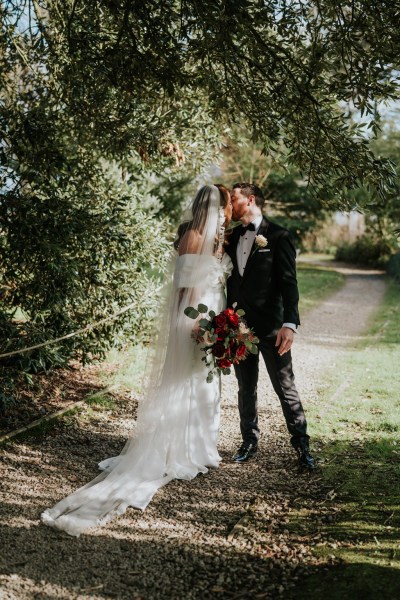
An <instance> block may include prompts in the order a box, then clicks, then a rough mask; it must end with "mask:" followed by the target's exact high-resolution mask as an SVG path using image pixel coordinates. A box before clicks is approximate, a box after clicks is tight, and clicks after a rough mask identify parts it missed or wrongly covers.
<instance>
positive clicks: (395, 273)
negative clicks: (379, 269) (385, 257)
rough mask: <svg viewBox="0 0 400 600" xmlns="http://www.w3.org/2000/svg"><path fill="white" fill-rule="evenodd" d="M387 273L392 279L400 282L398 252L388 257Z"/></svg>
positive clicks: (399, 253) (399, 255)
mask: <svg viewBox="0 0 400 600" xmlns="http://www.w3.org/2000/svg"><path fill="white" fill-rule="evenodd" d="M387 272H388V275H390V276H391V277H393V279H396V281H399V282H400V252H398V253H397V254H394V255H393V256H391V257H390V259H389V262H388V264H387Z"/></svg>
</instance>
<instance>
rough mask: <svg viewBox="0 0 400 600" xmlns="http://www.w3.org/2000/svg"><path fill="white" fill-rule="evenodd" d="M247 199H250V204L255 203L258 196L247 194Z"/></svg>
mask: <svg viewBox="0 0 400 600" xmlns="http://www.w3.org/2000/svg"><path fill="white" fill-rule="evenodd" d="M247 200H248V204H255V203H256V197H255V195H254V194H250V195H249V196H247Z"/></svg>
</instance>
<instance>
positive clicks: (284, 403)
mask: <svg viewBox="0 0 400 600" xmlns="http://www.w3.org/2000/svg"><path fill="white" fill-rule="evenodd" d="M275 342H276V335H271V336H266V337H263V338H260V343H259V345H258V347H259V354H250V355H249V356H248V357H247V358H246V360H244V361H243V362H240V363H239V364H238V365H235V373H236V377H237V380H238V385H239V392H238V404H239V414H240V431H241V434H242V437H243V441H244V442H245V443H250V442H251V443H253V444H257V442H258V439H259V437H260V430H259V428H258V411H257V383H258V370H259V359H260V356H262V358H263V359H264V362H265V366H266V367H267V371H268V375H269V377H270V380H271V383H272V386H273V388H274V390H275V393H276V394H277V396H278V398H279V400H280V403H281V407H282V411H283V415H284V417H285V421H286V425H287V428H288V430H289V433H290V435H291V439H290V441H291V443H292V445H293V446H294V447H303V446H307V444H308V439H309V437H308V435H307V421H306V417H305V414H304V410H303V406H302V404H301V401H300V397H299V394H298V392H297V389H296V386H295V383H294V375H293V369H292V357H291V354H290V351H289V352H286V354H284V355H283V356H279V354H278V348H276V347H275Z"/></svg>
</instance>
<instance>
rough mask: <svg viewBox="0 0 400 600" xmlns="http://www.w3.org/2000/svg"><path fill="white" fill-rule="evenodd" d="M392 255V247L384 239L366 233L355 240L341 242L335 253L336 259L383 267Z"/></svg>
mask: <svg viewBox="0 0 400 600" xmlns="http://www.w3.org/2000/svg"><path fill="white" fill-rule="evenodd" d="M390 255H391V248H390V246H389V245H388V244H387V242H386V241H384V240H379V239H375V238H373V237H371V236H370V235H368V234H365V235H363V236H361V237H359V238H358V239H357V240H356V241H355V242H352V243H344V244H341V245H340V246H339V247H338V248H337V250H336V254H335V259H336V260H340V261H344V262H349V263H355V264H360V265H368V266H372V267H383V266H384V265H386V263H387V262H388V260H389V258H390Z"/></svg>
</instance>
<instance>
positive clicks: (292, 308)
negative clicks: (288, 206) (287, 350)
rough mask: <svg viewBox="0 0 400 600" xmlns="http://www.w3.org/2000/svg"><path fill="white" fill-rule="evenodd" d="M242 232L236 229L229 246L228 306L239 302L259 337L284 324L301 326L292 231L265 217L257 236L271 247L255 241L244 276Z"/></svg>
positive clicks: (238, 228)
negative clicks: (240, 263)
mask: <svg viewBox="0 0 400 600" xmlns="http://www.w3.org/2000/svg"><path fill="white" fill-rule="evenodd" d="M240 230H241V227H240V226H239V227H236V228H235V229H234V230H233V233H232V235H231V236H230V238H229V245H228V246H227V247H226V251H227V252H228V254H229V256H230V257H231V260H232V262H233V271H232V275H231V276H230V277H229V279H228V281H227V293H228V305H229V306H232V305H233V304H234V303H235V302H237V308H242V309H243V310H244V311H245V313H246V315H245V317H244V318H245V320H246V321H247V324H248V325H249V326H250V327H253V328H254V331H255V332H256V333H257V335H259V336H265V335H271V334H273V333H274V332H276V330H277V329H280V328H281V327H282V324H283V323H294V324H296V325H299V324H300V319H299V310H298V303H299V292H298V287H297V279H296V250H295V247H294V245H293V241H292V239H291V237H290V233H289V231H288V230H287V229H284V228H283V227H280V226H279V225H276V224H275V223H272V222H271V221H269V220H268V219H266V218H265V217H263V220H262V222H261V225H260V228H259V230H258V233H257V235H263V236H264V237H265V238H267V240H268V245H267V246H266V247H265V248H259V247H258V246H256V244H255V242H254V244H253V248H252V250H251V253H250V256H249V258H248V260H247V263H246V268H245V270H244V274H243V277H241V275H240V274H239V270H238V263H237V257H236V250H237V245H238V243H239V238H240Z"/></svg>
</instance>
